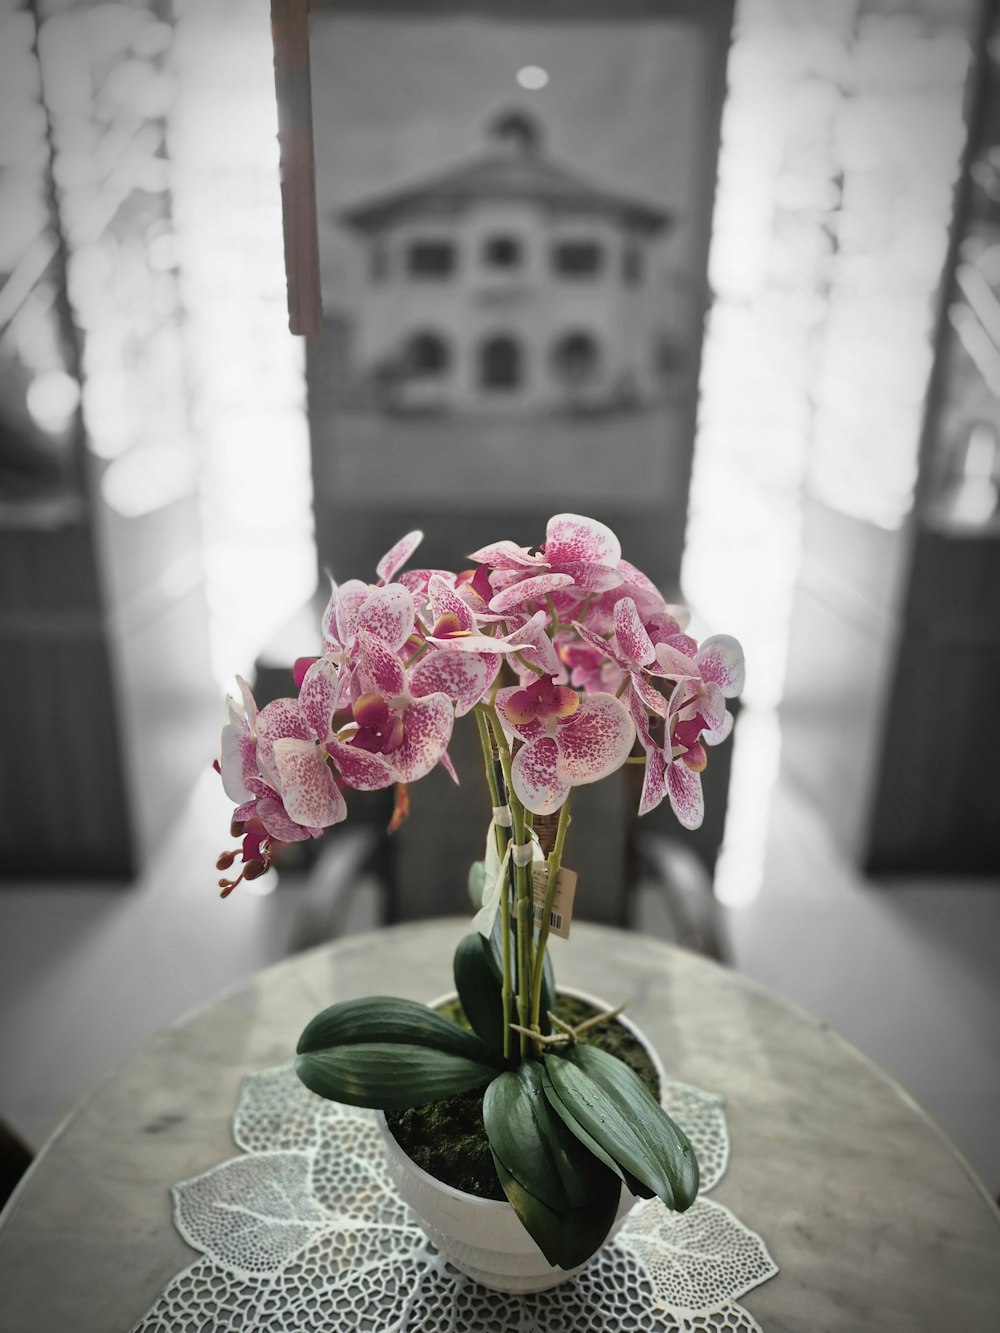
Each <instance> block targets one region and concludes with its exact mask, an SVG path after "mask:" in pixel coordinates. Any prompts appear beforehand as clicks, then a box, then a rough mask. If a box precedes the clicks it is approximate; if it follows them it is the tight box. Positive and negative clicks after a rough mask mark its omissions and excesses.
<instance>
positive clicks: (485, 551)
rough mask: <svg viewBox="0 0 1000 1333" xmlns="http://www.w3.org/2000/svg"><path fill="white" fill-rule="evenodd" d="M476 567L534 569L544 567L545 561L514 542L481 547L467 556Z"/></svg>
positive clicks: (495, 543) (494, 543)
mask: <svg viewBox="0 0 1000 1333" xmlns="http://www.w3.org/2000/svg"><path fill="white" fill-rule="evenodd" d="M469 559H470V560H474V561H475V562H476V564H477V565H489V567H490V568H491V569H535V568H537V567H538V566H539V565H542V566H543V567H544V565H545V563H546V562H545V561H544V560H543V558H542V556H540V555H531V554H529V552H528V548H527V547H526V546H518V545H517V543H516V542H511V541H502V542H493V543H492V544H491V545H490V546H481V547H480V548H479V550H478V551H473V552H472V554H471V555H470V556H469Z"/></svg>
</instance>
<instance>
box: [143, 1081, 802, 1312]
mask: <svg viewBox="0 0 1000 1333" xmlns="http://www.w3.org/2000/svg"><path fill="white" fill-rule="evenodd" d="M663 1104H664V1106H665V1107H666V1109H667V1110H668V1111H669V1112H670V1114H671V1115H672V1116H673V1117H674V1118H675V1119H676V1120H677V1121H678V1122H679V1123H680V1124H681V1125H682V1126H683V1128H684V1129H685V1131H686V1132H687V1134H688V1136H689V1138H690V1139H691V1141H692V1143H693V1144H694V1147H695V1151H696V1152H697V1154H698V1160H699V1162H700V1164H701V1178H702V1184H701V1191H702V1192H701V1194H700V1195H699V1197H698V1199H697V1201H696V1202H695V1204H694V1205H693V1206H692V1207H691V1208H690V1209H688V1211H687V1212H686V1213H681V1214H678V1213H671V1212H668V1210H667V1209H666V1208H665V1207H664V1206H663V1204H662V1203H661V1202H660V1201H659V1200H658V1199H650V1200H648V1201H645V1202H641V1203H639V1204H638V1205H637V1206H636V1207H635V1208H634V1209H633V1210H632V1212H631V1213H630V1214H629V1217H628V1219H627V1221H626V1222H625V1225H624V1226H623V1227H622V1229H621V1231H620V1232H619V1233H618V1235H617V1236H616V1238H615V1239H614V1240H613V1241H612V1242H611V1243H610V1244H608V1245H606V1246H605V1247H604V1249H603V1250H601V1251H600V1253H598V1254H597V1255H596V1256H595V1257H594V1259H593V1260H592V1261H591V1262H590V1264H589V1265H588V1266H587V1268H585V1269H584V1271H583V1272H582V1273H581V1274H579V1276H577V1277H576V1278H575V1279H573V1280H572V1281H569V1282H566V1283H564V1284H563V1285H562V1286H560V1287H555V1288H553V1289H552V1290H550V1291H543V1292H538V1293H535V1294H533V1295H526V1296H504V1295H498V1294H497V1293H496V1292H492V1291H487V1290H486V1289H485V1288H483V1287H480V1286H478V1285H477V1284H476V1283H475V1282H473V1281H472V1280H471V1279H469V1278H467V1277H465V1276H463V1275H462V1274H461V1273H459V1272H457V1271H456V1270H455V1269H453V1268H452V1267H451V1266H450V1265H449V1264H447V1263H446V1262H445V1261H444V1260H443V1259H442V1258H441V1257H440V1255H439V1254H438V1253H437V1251H436V1250H434V1248H433V1247H432V1246H431V1245H430V1243H429V1242H428V1241H427V1239H426V1237H425V1236H424V1233H423V1232H422V1231H421V1230H420V1228H419V1226H418V1225H417V1224H416V1223H415V1221H414V1220H413V1218H412V1215H411V1214H410V1213H409V1210H408V1209H407V1207H406V1205H405V1204H404V1203H403V1202H402V1200H401V1199H400V1198H399V1197H398V1195H397V1194H396V1193H395V1191H394V1189H393V1187H392V1185H391V1184H390V1182H389V1177H388V1174H387V1172H386V1167H385V1158H384V1150H383V1147H382V1141H381V1138H380V1137H379V1133H378V1130H377V1128H376V1126H375V1121H374V1115H373V1113H372V1112H371V1111H363V1110H358V1109H356V1108H354V1107H350V1106H341V1105H339V1104H337V1103H335V1102H328V1101H324V1100H323V1099H322V1098H320V1097H317V1096H315V1095H314V1094H313V1093H311V1092H309V1091H308V1090H307V1089H306V1088H305V1087H303V1086H302V1084H301V1083H300V1082H299V1081H298V1079H297V1078H296V1077H295V1074H294V1072H293V1070H292V1068H291V1066H290V1065H288V1066H282V1067H281V1068H278V1069H269V1070H266V1071H264V1072H263V1073H260V1074H251V1075H249V1076H248V1077H247V1078H246V1080H245V1081H244V1084H243V1088H242V1091H241V1095H240V1102H239V1106H238V1107H237V1110H236V1116H235V1120H234V1124H233V1135H234V1138H235V1139H236V1143H237V1144H238V1146H239V1147H240V1148H241V1149H243V1154H244V1155H243V1156H240V1157H234V1158H232V1159H231V1160H230V1161H228V1162H223V1163H222V1164H221V1165H220V1166H217V1167H214V1168H213V1169H212V1170H211V1171H207V1172H206V1173H205V1174H204V1175H202V1176H196V1177H195V1178H194V1179H193V1180H186V1181H183V1182H182V1183H181V1184H179V1185H176V1186H175V1187H174V1191H173V1193H174V1221H175V1223H176V1226H177V1229H178V1231H179V1232H180V1234H181V1235H182V1236H183V1237H184V1239H185V1240H186V1241H187V1242H188V1244H189V1245H191V1246H192V1247H193V1248H194V1249H196V1250H198V1251H200V1252H201V1255H202V1258H200V1259H198V1260H196V1262H195V1263H193V1264H192V1265H191V1266H190V1267H189V1268H186V1269H184V1270H183V1272H181V1273H178V1274H177V1276H176V1277H175V1278H174V1279H173V1280H172V1281H171V1282H170V1284H169V1285H168V1286H167V1288H166V1289H165V1291H164V1292H163V1293H162V1295H161V1296H160V1297H159V1299H158V1300H157V1301H156V1303H155V1304H154V1305H153V1306H152V1308H151V1309H150V1310H149V1311H148V1313H147V1314H146V1315H145V1316H144V1317H143V1318H142V1319H140V1320H139V1322H138V1323H137V1324H135V1325H134V1326H133V1329H132V1333H178V1331H179V1330H184V1331H185V1333H187V1331H188V1330H190V1331H191V1333H195V1330H197V1333H477V1330H484V1329H489V1330H492V1331H493V1333H506V1331H507V1330H510V1331H511V1333H761V1330H760V1328H759V1326H758V1324H757V1323H756V1322H755V1320H754V1319H753V1318H752V1317H751V1316H750V1315H749V1314H748V1313H747V1311H746V1310H744V1309H743V1308H742V1307H741V1306H740V1305H738V1304H737V1302H738V1300H739V1298H740V1297H741V1296H742V1295H744V1294H745V1293H746V1292H747V1291H749V1290H750V1289H751V1288H752V1287H756V1286H758V1285H759V1284H760V1283H761V1282H765V1281H766V1280H767V1279H768V1278H769V1277H773V1276H774V1274H775V1273H776V1272H777V1271H778V1270H777V1267H776V1265H775V1264H774V1263H773V1261H772V1260H771V1257H770V1255H769V1254H768V1253H767V1250H766V1249H765V1247H764V1243H763V1241H762V1240H761V1238H760V1237H759V1236H758V1235H756V1234H755V1233H754V1232H752V1231H750V1230H749V1229H748V1228H747V1227H745V1226H744V1225H743V1224H742V1222H740V1221H738V1220H737V1218H736V1217H734V1216H733V1214H732V1213H731V1212H730V1211H729V1209H728V1208H726V1207H724V1206H723V1205H722V1204H719V1203H715V1202H714V1201H713V1200H712V1199H708V1198H705V1194H706V1192H707V1191H708V1190H710V1189H711V1188H712V1187H713V1186H714V1185H715V1184H717V1183H718V1181H719V1178H720V1177H721V1176H722V1174H723V1172H724V1171H725V1169H726V1165H727V1162H728V1159H729V1138H728V1134H727V1132H726V1121H725V1116H724V1114H723V1099H722V1098H721V1097H718V1096H715V1095H713V1094H711V1093H706V1092H701V1091H699V1090H698V1089H697V1088H691V1087H687V1086H686V1085H684V1084H681V1083H672V1084H669V1085H668V1087H667V1091H666V1093H665V1095H664V1098H663Z"/></svg>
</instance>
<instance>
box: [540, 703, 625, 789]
mask: <svg viewBox="0 0 1000 1333" xmlns="http://www.w3.org/2000/svg"><path fill="white" fill-rule="evenodd" d="M556 739H557V742H558V746H559V776H560V777H562V778H565V779H567V780H568V781H569V782H571V783H573V784H574V785H578V784H583V783H587V782H597V781H599V780H600V779H601V778H603V777H607V775H608V774H609V773H613V772H614V771H615V769H616V768H620V767H621V766H622V764H623V763H624V762H625V760H626V759H627V758H628V756H629V751H630V750H631V749H632V743H633V742H634V740H635V723H634V722H633V721H632V718H631V716H630V715H629V712H628V709H627V708H626V707H625V705H624V704H623V703H622V702H621V700H620V699H616V698H615V697H614V695H613V694H587V695H584V697H583V699H582V700H581V701H580V707H579V708H578V709H577V711H576V712H575V713H574V714H573V715H572V717H570V718H567V720H566V721H565V722H563V723H562V724H561V725H560V727H559V730H558V732H557V733H556Z"/></svg>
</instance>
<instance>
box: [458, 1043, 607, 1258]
mask: <svg viewBox="0 0 1000 1333" xmlns="http://www.w3.org/2000/svg"><path fill="white" fill-rule="evenodd" d="M483 1122H484V1124H485V1126H486V1133H487V1136H488V1138H489V1141H490V1148H491V1150H492V1152H493V1160H494V1162H495V1164H496V1166H497V1175H498V1177H499V1179H500V1182H501V1184H502V1185H503V1188H504V1193H505V1194H506V1196H507V1198H508V1200H509V1202H510V1204H511V1206H512V1207H513V1209H514V1211H515V1212H516V1213H517V1215H518V1217H519V1218H520V1219H521V1222H522V1224H523V1225H524V1226H525V1228H526V1229H527V1231H528V1232H529V1234H530V1235H531V1236H532V1237H533V1239H534V1240H535V1242H536V1244H537V1245H538V1246H539V1248H540V1249H541V1251H542V1253H543V1254H544V1255H545V1257H546V1258H547V1259H548V1261H549V1263H554V1264H558V1265H559V1266H560V1267H561V1268H573V1267H575V1266H576V1265H577V1264H581V1263H583V1262H584V1261H585V1260H586V1259H588V1258H589V1257H590V1256H591V1255H592V1254H593V1253H594V1251H595V1250H596V1249H597V1248H598V1246H600V1244H601V1243H602V1241H603V1240H604V1238H605V1237H606V1236H607V1234H608V1231H609V1230H610V1229H611V1224H612V1222H613V1221H614V1218H615V1214H616V1212H617V1210H618V1202H619V1199H620V1197H621V1185H620V1183H619V1181H618V1177H617V1176H616V1175H615V1174H614V1173H613V1172H612V1171H610V1170H608V1168H607V1167H606V1166H605V1165H604V1164H603V1163H602V1162H599V1161H598V1160H597V1159H596V1158H595V1157H594V1156H593V1155H592V1154H591V1153H590V1152H588V1151H587V1149H586V1148H585V1147H584V1146H583V1144H582V1143H580V1141H579V1140H578V1139H577V1138H575V1137H574V1135H573V1134H571V1133H570V1132H569V1131H568V1130H567V1128H566V1127H565V1125H564V1124H563V1123H562V1121H561V1120H560V1119H559V1117H558V1115H556V1113H555V1112H554V1111H553V1109H552V1107H551V1106H550V1105H549V1102H548V1099H547V1098H546V1096H545V1092H544V1090H543V1088H542V1069H541V1066H540V1065H539V1064H538V1063H537V1061H534V1060H528V1061H526V1062H525V1063H524V1064H522V1065H520V1066H519V1067H518V1068H517V1069H516V1070H510V1071H508V1072H507V1073H504V1074H501V1075H500V1076H499V1077H498V1078H496V1079H494V1080H493V1082H492V1083H491V1084H490V1085H489V1087H488V1088H487V1089H486V1092H485V1094H484V1097H483Z"/></svg>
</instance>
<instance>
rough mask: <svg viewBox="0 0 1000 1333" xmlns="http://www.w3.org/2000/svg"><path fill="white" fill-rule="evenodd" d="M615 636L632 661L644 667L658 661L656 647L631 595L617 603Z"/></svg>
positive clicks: (619, 645)
mask: <svg viewBox="0 0 1000 1333" xmlns="http://www.w3.org/2000/svg"><path fill="white" fill-rule="evenodd" d="M615 637H616V638H617V640H618V647H619V648H620V649H621V651H622V653H623V654H624V656H625V657H627V658H628V659H629V661H630V662H631V663H634V664H637V665H638V666H641V667H644V666H649V664H650V662H655V661H656V649H655V648H654V647H653V643H652V640H651V639H650V637H649V635H648V634H647V633H646V627H645V625H643V623H642V621H641V620H640V619H639V612H638V611H637V609H636V605H635V602H634V601H633V600H632V598H631V597H622V598H621V600H620V601H618V602H616V603H615Z"/></svg>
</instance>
